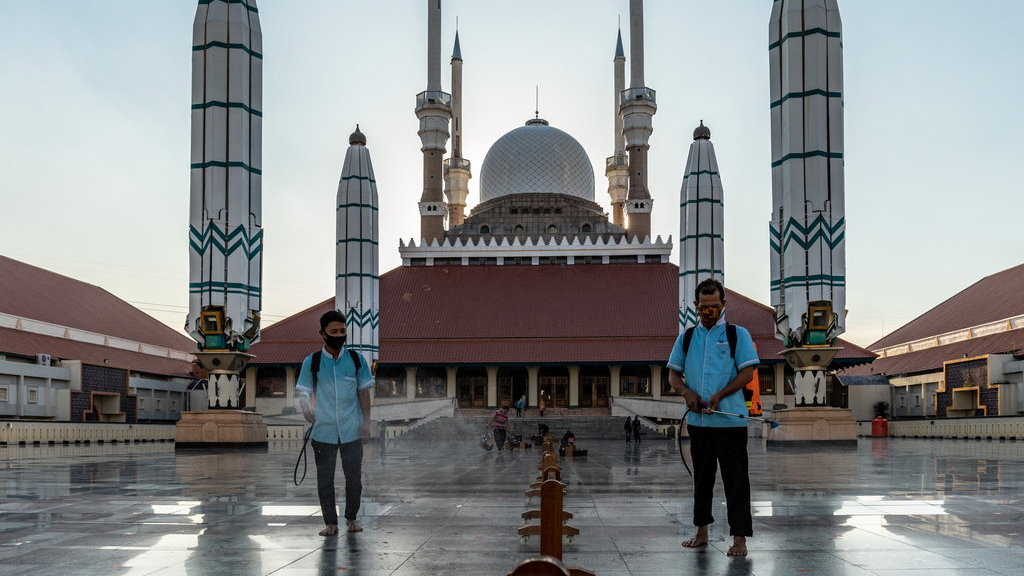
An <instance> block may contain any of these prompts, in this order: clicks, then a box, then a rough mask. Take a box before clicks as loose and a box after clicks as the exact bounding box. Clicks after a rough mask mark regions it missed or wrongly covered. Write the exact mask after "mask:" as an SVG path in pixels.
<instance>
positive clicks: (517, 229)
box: [512, 224, 526, 236]
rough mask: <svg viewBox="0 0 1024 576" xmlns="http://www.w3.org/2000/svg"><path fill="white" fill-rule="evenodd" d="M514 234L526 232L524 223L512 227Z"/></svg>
mask: <svg viewBox="0 0 1024 576" xmlns="http://www.w3.org/2000/svg"><path fill="white" fill-rule="evenodd" d="M512 234H513V235H514V236H519V235H522V234H526V226H523V225H522V224H516V227H515V228H513V229H512Z"/></svg>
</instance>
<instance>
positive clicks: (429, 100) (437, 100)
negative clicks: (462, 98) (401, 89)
mask: <svg viewBox="0 0 1024 576" xmlns="http://www.w3.org/2000/svg"><path fill="white" fill-rule="evenodd" d="M438 105H440V106H444V107H445V108H451V106H452V95H451V94H449V93H447V92H437V91H430V92H420V93H419V94H417V95H416V108H417V109H419V108H422V107H424V106H438Z"/></svg>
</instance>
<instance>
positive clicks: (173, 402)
mask: <svg viewBox="0 0 1024 576" xmlns="http://www.w3.org/2000/svg"><path fill="white" fill-rule="evenodd" d="M171 410H173V411H175V412H177V410H178V401H177V400H171Z"/></svg>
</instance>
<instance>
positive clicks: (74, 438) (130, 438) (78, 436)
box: [0, 421, 175, 444]
mask: <svg viewBox="0 0 1024 576" xmlns="http://www.w3.org/2000/svg"><path fill="white" fill-rule="evenodd" d="M174 433H175V427H174V425H173V424H93V423H89V424H85V423H74V422H29V421H12V422H0V444H91V443H93V442H97V443H98V442H111V443H116V442H165V441H171V442H173V441H174Z"/></svg>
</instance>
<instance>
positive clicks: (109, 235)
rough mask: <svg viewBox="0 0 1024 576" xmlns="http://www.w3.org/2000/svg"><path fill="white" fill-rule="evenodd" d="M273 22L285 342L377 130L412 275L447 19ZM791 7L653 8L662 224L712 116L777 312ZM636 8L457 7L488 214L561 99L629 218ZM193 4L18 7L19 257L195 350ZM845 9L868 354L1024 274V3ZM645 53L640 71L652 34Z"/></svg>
mask: <svg viewBox="0 0 1024 576" xmlns="http://www.w3.org/2000/svg"><path fill="white" fill-rule="evenodd" d="M258 3H259V10H260V19H261V23H262V29H263V52H264V87H263V94H264V106H263V115H264V116H263V126H264V132H263V190H264V193H263V194H264V196H263V207H264V213H263V227H264V231H265V252H264V261H263V262H264V279H263V289H264V294H265V298H264V318H265V319H266V321H267V322H268V323H269V322H273V321H275V320H279V319H281V318H283V317H286V316H288V315H291V314H293V313H295V312H297V311H299V310H301V309H304V308H306V307H308V306H311V305H313V304H315V303H317V302H320V301H322V300H324V299H326V298H328V297H330V296H332V295H333V291H334V275H335V271H334V261H335V260H334V246H335V244H334V240H335V238H336V236H335V195H336V192H337V184H338V178H339V176H340V171H341V164H342V159H343V158H344V154H345V150H346V148H347V146H348V135H349V134H350V133H351V132H352V130H353V128H354V127H355V124H356V123H359V124H360V126H361V129H362V131H363V132H364V133H365V134H366V137H367V141H368V142H367V147H368V148H369V149H370V152H371V155H372V160H373V165H374V170H375V172H376V176H377V187H378V191H379V193H380V215H381V218H380V220H381V238H380V247H381V272H382V273H383V272H385V271H387V270H390V269H392V268H394V267H396V266H398V265H400V263H401V260H400V258H399V256H398V249H397V247H398V241H399V238H405V239H408V238H412V237H414V236H417V235H418V233H419V217H418V211H417V207H416V202H417V201H418V199H419V196H420V192H421V189H422V181H421V166H422V164H421V163H422V160H421V155H420V150H419V148H420V142H419V138H418V137H417V135H416V131H417V129H418V121H417V119H416V116H415V114H414V112H413V108H414V105H415V102H414V100H415V95H416V94H417V93H418V92H420V91H422V90H424V89H425V86H426V53H425V50H426V2H424V1H423V0H376V1H370V0H364V1H361V2H356V1H350V0H319V1H318V0H305V1H302V2H298V1H296V0H260V1H259V2H258ZM771 4H772V2H771V1H770V0H728V1H713V0H704V1H696V0H648V1H647V2H646V6H645V12H646V20H647V26H646V32H645V39H646V67H645V68H646V83H647V85H648V86H649V87H651V88H654V89H655V90H656V91H657V99H658V112H657V115H656V116H655V117H654V135H653V137H652V138H651V150H650V177H651V185H650V188H651V194H652V196H653V198H654V200H655V204H654V213H653V217H652V229H653V231H654V233H656V234H660V235H662V236H663V237H667V236H669V235H671V236H672V238H673V240H674V241H675V240H677V239H678V236H679V210H678V198H679V188H680V184H681V182H682V173H683V164H684V161H685V159H686V153H687V149H688V147H689V145H690V142H691V141H692V133H693V129H694V127H695V126H696V125H697V124H698V122H699V121H700V120H701V119H703V120H704V122H705V123H706V124H707V125H708V126H709V127H710V128H711V131H712V142H713V143H714V145H715V149H716V152H717V155H718V162H719V167H720V170H721V174H722V182H723V186H724V190H725V220H726V221H725V233H726V243H725V246H726V268H725V270H726V284H727V287H728V288H731V289H733V290H736V291H738V292H740V293H742V294H745V295H746V296H749V297H752V298H754V299H756V300H758V301H761V302H764V303H767V302H768V282H769V260H768V219H769V217H770V214H771V182H770V139H769V138H770V120H769V115H768V104H769V97H768V40H767V37H768V18H769V13H770V9H771ZM628 6H629V3H628V1H627V0H561V1H558V2H552V1H550V0H548V1H540V0H519V1H518V2H507V1H505V2H498V1H485V0H445V1H444V4H443V7H444V14H443V22H444V28H443V41H442V47H443V48H442V51H443V62H444V63H445V66H444V68H443V82H442V83H443V86H444V88H445V90H450V69H449V68H448V66H447V62H448V60H449V57H450V54H451V48H452V42H453V39H454V35H455V19H456V17H458V18H459V31H460V32H459V33H460V40H461V44H462V55H463V59H464V72H463V75H464V93H465V102H464V117H465V124H464V156H465V157H466V158H468V159H469V160H470V161H472V162H473V166H474V178H473V179H472V180H471V181H470V196H469V202H468V204H469V206H468V208H469V209H472V207H473V206H474V205H475V204H476V203H477V202H478V199H479V195H478V184H479V175H480V173H479V170H480V166H481V164H482V163H483V159H484V156H485V155H486V153H487V150H488V148H489V146H490V145H491V144H492V143H493V142H494V141H495V140H497V139H498V138H499V137H500V136H501V135H502V134H504V133H506V132H508V131H510V130H512V129H514V128H516V127H518V126H521V125H522V124H523V122H524V121H525V120H527V119H528V118H530V117H532V116H533V113H534V90H535V87H537V86H539V90H540V115H541V117H543V118H546V119H547V120H548V121H549V122H550V123H551V125H552V126H555V127H558V128H560V129H562V130H565V131H567V132H568V133H570V134H572V135H573V136H574V137H575V138H576V139H578V140H579V141H580V142H581V143H582V144H583V146H584V148H585V149H586V151H587V153H588V154H589V156H590V158H591V160H592V161H593V163H594V169H595V173H596V174H595V175H596V182H597V190H596V199H597V201H598V202H599V203H600V204H602V205H603V206H604V207H605V209H606V210H610V205H609V201H608V195H607V180H606V179H605V178H604V158H605V157H606V156H610V155H611V154H612V152H613V150H612V146H613V133H612V132H613V128H612V127H613V95H612V57H613V55H614V48H615V33H616V27H617V25H618V18H619V16H620V15H621V16H622V20H623V22H628ZM195 7H196V2H195V1H194V0H147V1H144V2H139V1H137V0H133V1H128V0H102V1H101V0H76V1H71V0H56V1H52V2H13V1H2V2H0V54H3V57H0V86H3V89H2V90H0V109H2V110H3V113H2V114H0V253H2V254H4V255H6V256H10V257H12V258H16V259H18V260H22V261H25V262H28V263H31V264H34V265H37V266H41V267H44V268H48V269H50V270H53V271H55V272H59V273H62V274H66V275H68V276H72V277H74V278H78V279H80V280H83V281H86V282H90V283H93V284H97V285H99V286H102V287H104V288H106V289H107V290H109V291H110V292H112V293H114V294H116V295H117V296H119V297H121V298H123V299H125V300H127V301H129V302H131V303H133V304H135V305H136V306H138V307H139V308H141V309H143V310H145V311H146V312H148V313H150V314H152V315H154V316H155V317H157V318H159V319H160V320H162V321H164V322H166V323H168V324H170V325H171V326H173V327H175V328H178V329H180V328H181V327H182V326H183V325H184V322H185V315H186V312H187V293H188V288H187V285H188V240H187V230H188V202H189V141H190V140H189V129H190V125H189V114H190V104H191V101H190V100H191V96H190V94H191V88H190V82H191V55H192V50H191V45H192V41H191V40H192V21H193V18H194V15H195ZM840 8H841V11H842V17H843V43H844V49H845V63H844V68H845V87H844V92H845V110H846V117H845V122H846V145H845V158H846V206H847V215H846V216H847V278H848V287H847V304H848V308H849V316H848V319H847V333H846V336H845V338H847V339H849V340H850V341H852V342H855V343H857V344H861V345H867V344H870V343H872V342H874V341H875V340H877V339H879V338H881V337H882V336H883V335H884V334H886V333H888V332H891V331H892V330H894V329H895V328H897V327H899V326H900V325H902V324H904V323H906V322H908V321H910V320H912V319H913V318H915V317H917V316H918V315H920V314H921V313H923V312H925V311H927V310H928V309H930V308H932V307H933V306H935V305H936V304H938V303H940V302H942V301H943V300H945V299H946V298H948V297H950V296H952V295H953V294H955V293H956V292H958V291H960V290H962V289H963V288H965V287H967V286H968V285H970V284H971V283H973V282H975V281H977V280H979V279H980V278H981V277H983V276H986V275H989V274H992V273H995V272H998V271H1001V270H1004V269H1006V268H1009V267H1011V266H1015V265H1017V264H1020V263H1021V261H1022V260H1024V258H1022V249H1021V248H1022V240H1021V238H1022V236H1021V230H1022V228H1024V221H1022V219H1021V218H1022V215H1024V184H1022V182H1024V169H1022V166H1024V161H1022V160H1021V152H1022V151H1024V146H1022V145H1021V135H1022V134H1024V120H1022V113H1021V104H1020V100H1021V94H1022V93H1024V65H1022V56H1024V35H1022V34H1021V33H1020V24H1021V22H1024V2H1020V1H1018V0H976V1H973V2H963V1H960V0H840ZM623 40H624V42H625V45H626V47H627V51H628V46H629V36H628V29H624V30H623ZM627 56H628V53H627ZM627 66H628V62H627ZM627 79H628V68H627ZM672 260H673V261H674V262H678V254H677V253H673V256H672ZM1022 289H1024V287H1022Z"/></svg>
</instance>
